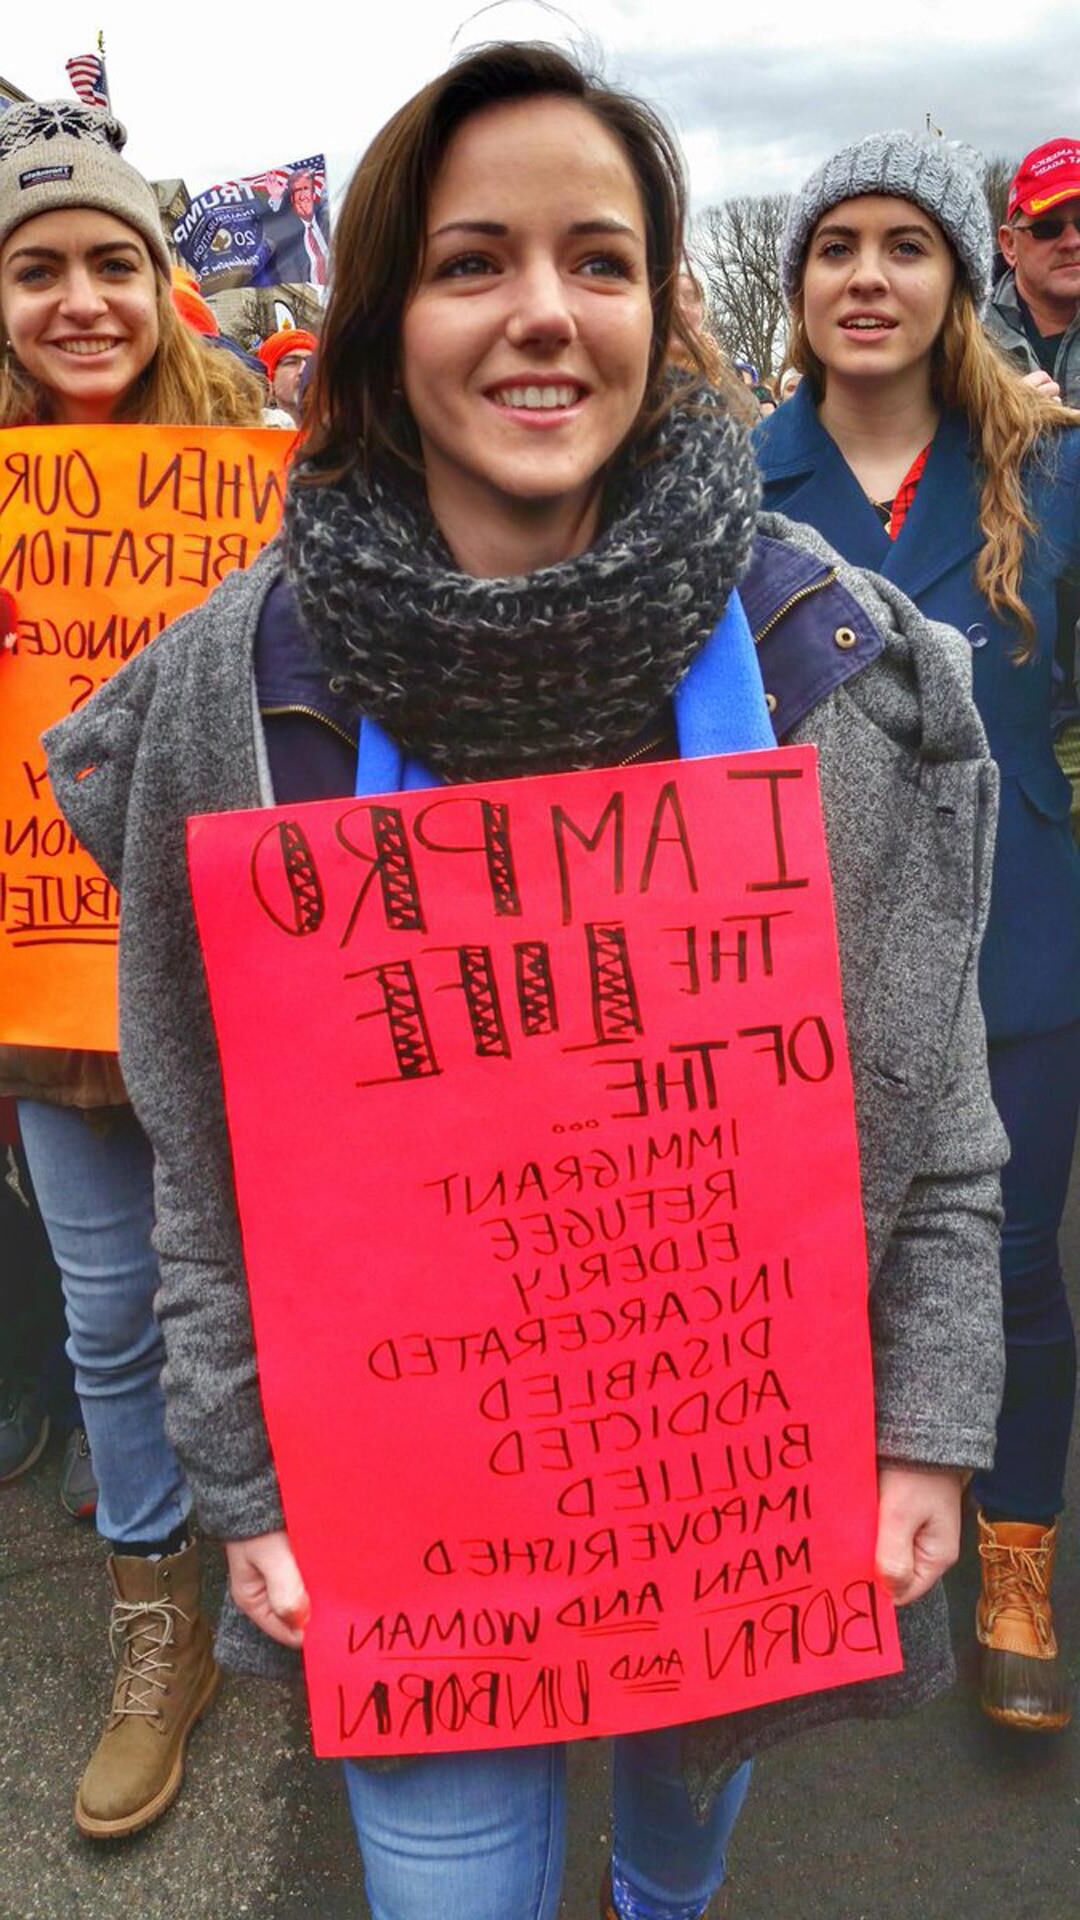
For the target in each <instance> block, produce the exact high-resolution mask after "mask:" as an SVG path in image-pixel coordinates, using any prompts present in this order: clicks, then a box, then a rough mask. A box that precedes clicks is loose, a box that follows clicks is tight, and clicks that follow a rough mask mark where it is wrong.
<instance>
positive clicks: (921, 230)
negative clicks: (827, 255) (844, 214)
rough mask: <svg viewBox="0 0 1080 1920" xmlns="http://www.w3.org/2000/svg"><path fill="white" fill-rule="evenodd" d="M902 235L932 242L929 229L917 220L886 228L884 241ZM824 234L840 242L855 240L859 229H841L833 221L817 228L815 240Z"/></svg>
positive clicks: (821, 237)
mask: <svg viewBox="0 0 1080 1920" xmlns="http://www.w3.org/2000/svg"><path fill="white" fill-rule="evenodd" d="M902 233H918V234H921V235H922V237H923V239H924V240H932V239H933V237H934V236H933V234H932V233H931V231H930V228H929V227H923V226H920V225H919V222H918V221H917V220H905V221H904V222H903V224H902V225H901V226H899V227H886V229H885V238H886V240H896V239H898V238H899V237H900V235H901V234H902ZM826 234H831V235H832V236H833V237H834V238H836V239H840V240H857V239H858V237H859V229H858V227H842V226H840V225H839V224H838V223H837V222H835V221H833V222H830V224H829V225H828V226H827V227H819V228H818V230H817V235H816V238H817V239H818V240H821V239H823V238H824V236H825V235H826Z"/></svg>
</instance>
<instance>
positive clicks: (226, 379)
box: [0, 274, 263, 427]
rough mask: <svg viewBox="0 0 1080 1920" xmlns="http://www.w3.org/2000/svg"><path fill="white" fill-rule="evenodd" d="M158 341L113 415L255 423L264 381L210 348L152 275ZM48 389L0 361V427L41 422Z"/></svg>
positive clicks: (165, 423) (10, 358) (13, 363)
mask: <svg viewBox="0 0 1080 1920" xmlns="http://www.w3.org/2000/svg"><path fill="white" fill-rule="evenodd" d="M156 283H157V310H158V343H157V347H156V349H155V351H154V357H153V359H152V360H151V361H150V364H149V365H148V366H147V367H145V368H144V369H143V371H142V373H141V374H140V375H139V377H138V379H137V380H135V381H134V382H133V383H132V385H131V388H130V390H129V391H128V392H127V393H126V394H125V395H124V399H123V402H122V404H121V406H120V407H119V408H118V410H117V412H116V413H115V414H114V415H113V419H114V420H115V421H117V422H120V421H123V422H127V423H129V424H130V423H132V422H141V423H142V424H144V425H146V426H155V427H257V426H260V425H261V424H262V409H263V395H262V388H261V386H260V384H259V382H258V380H257V379H256V378H255V375H254V374H253V373H249V372H248V371H247V368H246V367H244V366H242V365H241V363H240V362H239V361H238V360H237V359H236V358H235V356H234V355H233V354H230V353H227V352H224V351H223V350H222V349H220V348H218V347H208V346H206V345H205V344H204V342H203V340H202V339H201V338H200V336H199V335H198V334H196V333H194V332H193V331H192V329H191V328H190V327H188V326H185V324H184V322H183V321H182V320H181V319H180V317H179V315H178V314H177V312H176V309H175V308H174V306H173V303H172V298H171V295H170V292H169V287H168V284H167V282H166V281H165V280H164V279H163V278H162V276H161V275H160V274H158V275H157V276H156ZM49 419H50V407H49V395H48V392H47V390H46V389H45V388H44V387H42V386H41V385H40V384H39V382H38V381H36V380H34V379H32V378H31V376H30V375H29V374H28V373H27V372H26V370H25V368H23V367H21V366H20V364H19V362H18V361H17V360H16V359H15V357H14V355H13V353H12V352H11V349H10V348H9V349H8V351H7V354H6V356H5V358H4V360H3V361H2V362H0V427H22V426H27V425H31V424H33V425H35V426H44V425H47V424H48V421H49Z"/></svg>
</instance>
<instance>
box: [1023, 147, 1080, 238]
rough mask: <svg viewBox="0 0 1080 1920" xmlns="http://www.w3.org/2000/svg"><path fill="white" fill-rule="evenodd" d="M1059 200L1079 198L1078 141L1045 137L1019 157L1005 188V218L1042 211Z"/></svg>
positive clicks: (1079, 163)
mask: <svg viewBox="0 0 1080 1920" xmlns="http://www.w3.org/2000/svg"><path fill="white" fill-rule="evenodd" d="M1062 200H1080V140H1048V141H1047V142H1046V145H1045V146H1044V147H1036V148H1035V149H1034V150H1033V152H1031V153H1029V154H1028V155H1027V157H1026V159H1023V160H1021V162H1020V165H1019V166H1018V168H1017V170H1016V177H1015V179H1014V180H1013V183H1012V186H1011V187H1010V188H1009V206H1008V212H1007V214H1006V219H1008V220H1011V219H1012V217H1013V214H1014V213H1032V214H1040V213H1045V212H1046V210H1047V208H1048V207H1056V206H1058V205H1059V204H1060V202H1061V201H1062Z"/></svg>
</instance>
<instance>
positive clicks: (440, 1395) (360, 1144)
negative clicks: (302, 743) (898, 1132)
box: [188, 747, 900, 1756]
mask: <svg viewBox="0 0 1080 1920" xmlns="http://www.w3.org/2000/svg"><path fill="white" fill-rule="evenodd" d="M188 846H189V865H190V871H191V879H192V888H193V894H194V900H195V909H196V915H197V918H198V924H199V932H200V937H201V940H202V946H203V954H204V958H205V961H206V971H207V978H208V981H209V987H210V998H211V1004H212V1007H213V1013H214V1021H215V1026H216V1030H217V1035H218V1041H219V1046H220V1050H221V1058H222V1069H223V1074H224V1086H225V1099H226V1107H227V1111H228V1119H229V1131H230V1139H231V1144H232V1155H233V1165H234V1168H235V1174H236V1184H237V1194H238V1199H239V1208H240V1221H241V1226H242V1229H243V1237H244V1253H245V1260H246V1265H247V1273H248V1281H249V1285H250V1291H251V1304H252V1316H253V1322H254V1329H255V1339H256V1345H257V1350H258V1358H259V1378H260V1385H261V1389H262V1395H263V1403H264V1406H265V1409H266V1416H267V1423H268V1427H269V1432H270V1439H271V1443H272V1446H273V1449H274V1457H275V1461H276V1464H277V1468H278V1473H279V1476H280V1481H281V1488H282V1496H283V1500H284V1505H285V1513H286V1518H287V1523H288V1527H289V1532H290V1536H291V1539H292V1544H293V1547H294V1550H295V1552H296V1556H297V1559H298V1561H299V1564H300V1567H301V1570H302V1572H303V1575H304V1579H305V1581H306V1583H307V1587H308V1590H309V1592H310V1595H311V1601H312V1615H311V1621H310V1625H309V1627H308V1629H307V1636H306V1641H305V1648H304V1653H305V1664H306V1668H307V1678H308V1687H309V1691H310V1697H311V1707H312V1721H313V1727H314V1735H315V1746H316V1751H317V1752H318V1753H320V1754H322V1755H324V1756H329V1755H333V1754H402V1753H436V1752H441V1751H451V1750H454V1749H462V1748H469V1747H506V1746H517V1745H522V1744H526V1745H531V1744H534V1743H536V1742H541V1741H548V1740H564V1739H577V1738H581V1737H583V1736H585V1735H589V1734H609V1733H624V1732H633V1731H635V1730H642V1729H644V1728H648V1727H658V1726H662V1725H671V1724H676V1723H678V1722H681V1721H688V1720H696V1719H699V1718H702V1717H704V1716H706V1715H710V1714H716V1713H727V1712H733V1711H736V1710H738V1709H740V1708H744V1707H751V1706H758V1705H761V1704H763V1703H764V1702H766V1701H771V1700H782V1699H786V1698H788V1697H790V1696H792V1695H795V1694H802V1693H809V1692H813V1691H815V1690H817V1689H819V1688H823V1687H834V1686H838V1685H840V1684H842V1683H845V1682H848V1681H853V1680H862V1679H868V1678H869V1677H871V1676H872V1675H878V1674H883V1673H890V1672H895V1671H896V1670H897V1668H898V1667H899V1665H900V1655H899V1649H898V1642H897V1633H896V1620H895V1615H894V1613H893V1609H892V1607H891V1605H890V1603H889V1601H888V1600H887V1598H886V1597H885V1595H884V1593H883V1592H882V1591H881V1590H879V1588H878V1587H877V1584H876V1582H875V1578H874V1544H875V1534H876V1476H875V1459H874V1414H873V1385H872V1379H871V1363H870V1342H869V1332H868V1325H867V1274H866V1245H865V1236H864V1230H863V1220H862V1211H861V1200H860V1187H859V1164H858V1148H857V1142H856V1132H855V1114H854V1103H853V1095H852V1085H851V1074H850V1069H849V1065H848V1058H847V1046H846V1038H845V1032H844V1019H843V1010H842V1005H841V994H840V972H839V965H838V960H837V952H836V936H835V931H834V926H833V913H832V896H831V889H830V878H829V867H828V856H827V851H826V846H825V837H824V832H823V828H822V821H821V813H820V805H819V799H818V786H817V770H816V763H815V755H814V752H813V749H812V748H806V747H800V748H792V749H783V750H779V751H774V752H768V753H754V754H740V755H733V756H732V757H731V758H725V759H700V760H686V761H682V762H680V763H678V764H677V765H645V766H636V767H626V768H620V769H614V770H612V771H609V772H599V773H580V774H562V775H556V776H550V777H548V776H545V777H543V778H536V779H523V780H515V781H506V782H501V783H492V784H490V785H487V784H483V785H481V784H478V785H476V786H473V787H463V788H458V789H453V788H441V789H436V790H426V791H422V792H411V791H410V792H408V793H401V794H394V795H391V796H388V797H386V798H383V799H366V798H365V799H354V800H348V801H327V802H320V803H318V804H315V805H308V806H298V807H293V808H288V809H285V808H271V809H266V810H264V811H262V812H252V813H230V814H226V815H222V816H218V817H214V818H203V819H195V820H193V821H191V822H190V823H189V828H188Z"/></svg>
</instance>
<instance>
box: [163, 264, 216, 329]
mask: <svg viewBox="0 0 1080 1920" xmlns="http://www.w3.org/2000/svg"><path fill="white" fill-rule="evenodd" d="M170 278H171V280H172V287H171V289H170V291H171V293H172V303H173V306H174V307H175V308H176V311H177V313H178V314H179V315H180V318H181V320H183V321H184V323H185V324H186V325H187V326H189V327H193V328H194V330H195V332H196V333H204V334H206V336H207V338H208V339H211V340H212V339H214V338H216V336H217V335H218V334H219V333H220V332H221V328H220V327H219V326H218V322H217V315H216V314H215V312H214V310H213V308H212V307H210V306H208V305H207V303H206V301H205V300H204V299H203V297H202V294H201V293H200V292H199V283H198V281H197V280H196V278H195V275H194V274H193V273H188V271H187V269H186V268H185V267H174V268H173V269H172V273H171V275H170Z"/></svg>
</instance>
